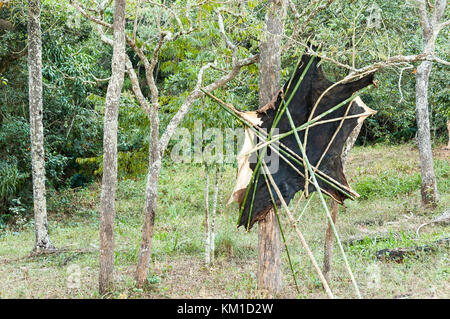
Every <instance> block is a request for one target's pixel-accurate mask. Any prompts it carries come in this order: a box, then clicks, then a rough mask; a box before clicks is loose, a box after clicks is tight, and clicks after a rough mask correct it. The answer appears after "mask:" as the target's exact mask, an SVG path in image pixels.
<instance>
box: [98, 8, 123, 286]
mask: <svg viewBox="0 0 450 319" xmlns="http://www.w3.org/2000/svg"><path fill="white" fill-rule="evenodd" d="M125 3H126V1H125V0H116V1H115V3H114V45H113V57H112V66H111V80H110V81H109V85H108V90H107V92H106V101H105V119H104V132H103V179H102V191H101V197H100V273H99V291H100V293H101V294H104V293H106V292H107V291H108V290H109V289H110V288H112V286H113V277H114V215H115V200H116V183H117V126H118V123H117V122H118V114H119V102H120V95H121V92H122V85H123V80H124V74H125Z"/></svg>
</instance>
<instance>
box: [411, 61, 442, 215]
mask: <svg viewBox="0 0 450 319" xmlns="http://www.w3.org/2000/svg"><path fill="white" fill-rule="evenodd" d="M431 66H432V63H431V62H430V61H423V62H422V63H421V64H420V65H419V67H418V68H417V72H416V121H417V128H418V132H417V137H418V143H419V155H420V171H421V177H422V183H421V194H422V204H423V205H433V206H434V205H436V204H437V202H438V200H439V195H438V191H437V184H436V176H435V174H434V169H433V154H432V152H431V137H430V121H429V117H428V83H429V78H430V72H431Z"/></svg>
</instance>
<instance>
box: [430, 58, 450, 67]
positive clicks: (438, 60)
mask: <svg viewBox="0 0 450 319" xmlns="http://www.w3.org/2000/svg"><path fill="white" fill-rule="evenodd" d="M434 61H436V62H437V63H441V64H444V65H450V62H448V61H445V60H442V59H441V58H439V57H437V56H435V57H434Z"/></svg>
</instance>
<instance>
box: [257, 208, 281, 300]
mask: <svg viewBox="0 0 450 319" xmlns="http://www.w3.org/2000/svg"><path fill="white" fill-rule="evenodd" d="M258 230H259V233H258V287H259V289H262V290H266V291H267V292H268V293H278V292H280V291H281V288H282V280H281V233H280V226H279V224H278V220H277V216H276V215H275V210H274V209H273V208H272V209H271V210H270V211H269V212H268V213H267V215H266V218H265V219H264V220H263V221H260V222H259V226H258Z"/></svg>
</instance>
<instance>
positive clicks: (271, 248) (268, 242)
mask: <svg viewBox="0 0 450 319" xmlns="http://www.w3.org/2000/svg"><path fill="white" fill-rule="evenodd" d="M267 10H268V11H267V13H266V18H265V20H266V30H265V34H264V36H265V38H264V40H263V41H264V42H262V43H261V46H260V61H259V62H260V64H259V65H260V69H259V105H260V106H264V105H266V104H267V103H269V102H270V101H271V100H272V98H273V97H274V95H275V94H276V93H277V92H278V90H279V89H280V85H281V84H280V70H281V57H280V54H281V52H280V51H281V49H280V48H281V34H282V32H283V25H282V22H281V17H282V15H283V10H284V8H283V4H282V1H280V0H274V1H272V3H271V5H270V6H269V8H268V9H267ZM258 231H259V233H258V287H259V289H262V290H266V291H267V292H269V293H271V294H272V293H278V292H280V291H281V288H282V279H281V233H280V226H279V224H278V221H277V217H276V215H275V210H274V209H273V208H272V209H271V210H270V212H269V213H268V214H267V216H266V218H265V219H264V220H261V221H260V222H259V227H258Z"/></svg>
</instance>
